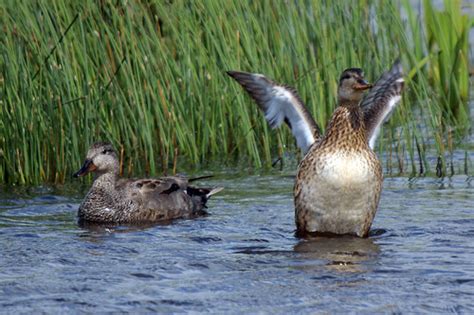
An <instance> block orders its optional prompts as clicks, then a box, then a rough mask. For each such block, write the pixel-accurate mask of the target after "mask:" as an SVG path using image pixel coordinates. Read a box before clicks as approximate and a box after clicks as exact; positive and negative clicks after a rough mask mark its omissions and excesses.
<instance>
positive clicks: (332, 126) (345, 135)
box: [325, 102, 367, 148]
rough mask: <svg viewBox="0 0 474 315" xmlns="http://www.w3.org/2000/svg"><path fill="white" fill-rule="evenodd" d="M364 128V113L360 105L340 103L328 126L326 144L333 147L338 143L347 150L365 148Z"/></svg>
mask: <svg viewBox="0 0 474 315" xmlns="http://www.w3.org/2000/svg"><path fill="white" fill-rule="evenodd" d="M364 126H365V124H364V120H363V113H362V110H361V109H360V107H359V104H358V103H355V102H343V103H339V107H338V108H337V109H336V111H335V112H334V115H333V117H332V119H331V121H330V123H329V125H328V128H327V132H326V136H325V139H326V142H328V145H331V146H332V145H334V144H335V143H337V144H338V145H340V146H344V147H347V148H357V147H363V146H365V145H366V144H367V136H366V133H365V127H364ZM332 142H335V143H332Z"/></svg>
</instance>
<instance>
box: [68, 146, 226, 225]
mask: <svg viewBox="0 0 474 315" xmlns="http://www.w3.org/2000/svg"><path fill="white" fill-rule="evenodd" d="M119 168H120V166H119V159H118V155H117V152H116V151H115V149H114V148H113V146H112V145H111V144H109V143H106V142H97V143H94V144H93V145H92V146H91V147H90V148H89V150H88V152H87V157H86V160H85V162H84V164H83V166H82V168H81V169H80V170H79V171H77V172H76V173H75V174H74V175H73V176H74V177H80V176H84V175H86V174H87V173H89V172H94V173H95V178H94V182H93V184H92V187H91V188H90V190H89V192H88V193H87V195H86V196H85V198H84V200H83V201H82V203H81V205H80V206H79V210H78V217H79V221H85V222H92V223H114V224H121V223H150V222H158V221H167V220H172V219H177V218H191V217H195V216H198V215H202V214H205V211H204V209H205V208H206V202H207V200H208V199H209V197H211V196H212V195H214V194H216V193H217V192H219V191H221V190H222V188H214V189H208V188H195V187H191V186H189V182H190V180H188V179H187V178H185V177H184V176H170V177H162V178H156V179H123V178H120V177H119V172H120V170H119Z"/></svg>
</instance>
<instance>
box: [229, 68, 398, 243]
mask: <svg viewBox="0 0 474 315" xmlns="http://www.w3.org/2000/svg"><path fill="white" fill-rule="evenodd" d="M227 74H228V75H230V76H231V77H232V78H233V79H235V80H236V81H237V82H238V83H239V84H240V85H241V86H242V87H243V88H244V89H245V90H246V91H247V92H248V94H249V95H250V96H251V97H252V98H253V99H254V100H255V102H256V103H257V105H258V107H259V108H260V109H261V110H262V111H263V113H264V115H265V119H266V120H267V122H268V123H269V125H270V126H271V127H272V128H277V127H279V126H280V125H281V124H282V123H283V122H285V123H286V124H287V125H288V127H289V128H290V129H291V132H292V134H293V136H294V137H295V138H296V143H297V145H298V147H299V148H300V149H301V150H302V152H303V153H304V157H303V159H302V160H301V161H300V163H299V165H298V170H297V174H296V179H295V184H294V189H293V195H294V205H295V224H296V235H298V236H301V237H305V236H308V235H309V236H311V235H327V234H329V235H347V234H349V235H355V236H358V237H367V236H368V234H369V230H370V227H371V225H372V222H373V219H374V217H375V213H376V211H377V208H378V205H379V200H380V194H381V191H382V183H383V173H382V166H381V163H380V160H379V159H378V157H377V155H376V154H375V152H374V151H373V149H374V146H375V142H376V140H377V137H378V134H379V131H380V127H381V125H382V124H383V122H384V121H386V120H387V119H388V118H389V116H390V114H391V113H392V112H393V110H394V109H395V107H396V105H397V104H398V103H399V101H400V99H401V94H402V91H403V89H404V73H403V68H402V65H401V62H400V60H397V61H395V62H394V64H393V65H392V67H391V68H390V69H389V70H388V71H386V72H384V73H383V74H382V75H381V76H380V78H379V79H378V80H377V81H376V82H375V84H369V83H368V82H367V81H366V80H365V78H364V73H363V71H362V69H360V68H349V69H346V70H344V71H343V72H342V74H341V75H340V78H339V84H338V89H337V99H338V100H337V101H338V105H337V107H336V109H335V110H334V113H333V114H332V117H331V119H330V121H329V124H328V127H327V129H326V132H325V133H324V134H323V133H321V132H320V128H319V126H318V124H317V123H316V122H315V120H314V119H313V117H312V116H311V114H310V112H309V111H308V109H307V108H306V106H305V104H304V103H303V101H302V100H301V98H300V97H299V96H298V93H297V91H296V90H295V89H294V88H291V87H289V86H287V85H283V84H278V83H275V82H274V81H272V80H271V79H268V78H267V77H265V76H264V75H262V74H258V73H248V72H240V71H228V72H227ZM367 90H369V91H368V93H365V92H367Z"/></svg>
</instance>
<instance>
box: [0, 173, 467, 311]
mask: <svg viewBox="0 0 474 315" xmlns="http://www.w3.org/2000/svg"><path fill="white" fill-rule="evenodd" d="M204 184H207V185H213V186H224V187H225V188H226V189H225V190H224V191H223V192H221V193H220V194H218V195H216V196H214V197H215V198H213V199H212V200H211V201H210V202H209V213H210V214H209V216H207V217H203V218H199V219H195V220H178V221H175V222H173V223H172V224H169V225H155V226H148V227H120V228H109V229H107V228H81V227H79V226H78V225H77V224H76V211H77V207H78V205H79V203H80V200H81V197H82V195H83V194H84V193H85V190H84V189H85V187H79V186H72V187H64V188H62V189H58V188H55V189H51V188H35V189H22V190H18V189H11V188H10V189H8V190H4V191H2V192H1V194H0V199H1V200H0V313H8V314H18V313H33V312H35V313H38V312H44V313H79V312H90V313H92V312H94V313H101V312H106V311H107V312H158V313H203V312H211V313H219V314H224V313H225V314H237V313H238V314H241V313H243V314H248V313H273V314H285V313H304V314H307V313H348V312H349V313H360V312H364V313H368V312H371V313H372V312H376V313H472V312H474V194H473V193H474V188H473V183H472V182H471V180H470V178H468V177H466V176H455V177H452V178H450V179H448V178H446V179H443V180H441V179H433V178H420V179H416V180H409V179H407V178H387V179H386V180H385V183H384V191H383V195H382V198H381V203H380V208H379V211H378V213H377V216H376V219H375V222H374V224H373V231H374V233H373V235H372V236H371V237H370V238H368V239H359V238H351V237H342V238H316V239H313V240H301V239H298V238H296V237H295V236H294V234H293V232H294V223H293V220H294V219H293V209H294V208H293V204H292V192H291V191H292V185H293V179H292V177H291V176H289V174H282V173H274V174H270V175H264V176H263V175H262V176H257V175H252V176H232V175H220V176H217V177H216V178H214V179H212V180H207V181H206V182H204Z"/></svg>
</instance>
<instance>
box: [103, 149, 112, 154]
mask: <svg viewBox="0 0 474 315" xmlns="http://www.w3.org/2000/svg"><path fill="white" fill-rule="evenodd" d="M109 152H110V150H107V149H106V150H104V151H102V154H107V153H109Z"/></svg>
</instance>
